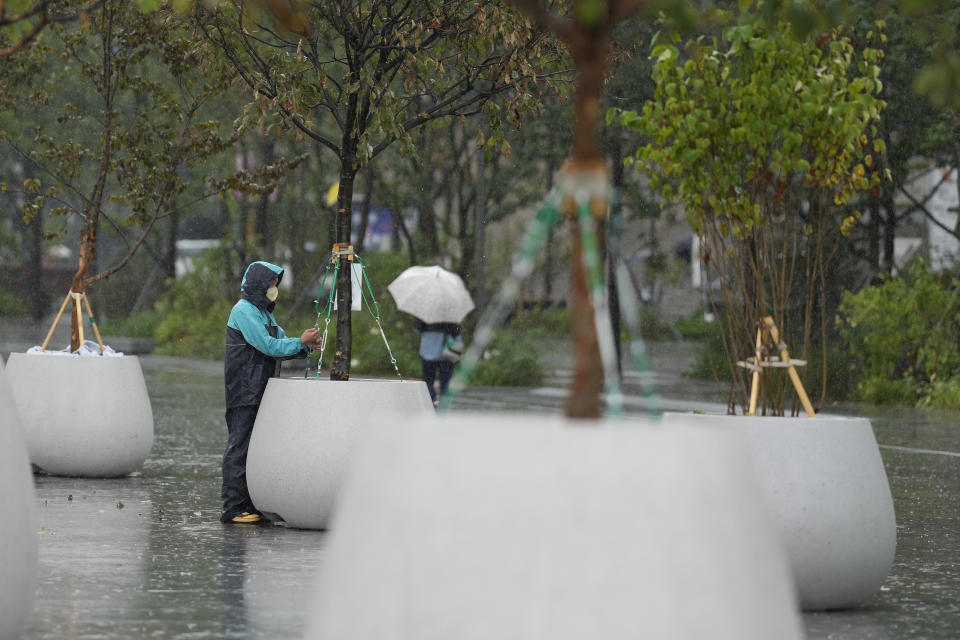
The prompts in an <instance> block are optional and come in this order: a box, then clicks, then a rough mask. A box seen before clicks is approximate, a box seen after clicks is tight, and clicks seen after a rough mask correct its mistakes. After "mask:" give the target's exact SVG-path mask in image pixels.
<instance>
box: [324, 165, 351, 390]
mask: <svg viewBox="0 0 960 640" xmlns="http://www.w3.org/2000/svg"><path fill="white" fill-rule="evenodd" d="M356 167H357V161H356V154H355V153H354V152H353V151H352V150H351V151H344V153H343V156H342V164H341V167H340V190H339V193H338V194H337V217H336V222H335V225H336V236H335V238H336V243H337V244H340V245H343V246H344V247H346V246H347V245H349V244H350V236H351V233H352V231H353V229H352V226H353V219H352V218H353V184H354V179H355V178H356V171H357V168H356ZM352 265H353V262H351V261H348V260H346V259H341V261H340V272H339V273H338V274H337V348H336V351H335V352H334V354H333V366H332V367H331V368H330V379H331V380H349V379H350V355H351V340H352V336H353V333H352V332H353V326H352V324H351V323H352V318H351V316H350V307H351V305H352V304H353V289H352V286H351V270H352Z"/></svg>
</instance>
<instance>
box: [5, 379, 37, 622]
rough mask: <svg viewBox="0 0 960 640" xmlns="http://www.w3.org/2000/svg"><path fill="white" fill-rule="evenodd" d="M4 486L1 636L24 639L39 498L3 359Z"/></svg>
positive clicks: (34, 577)
mask: <svg viewBox="0 0 960 640" xmlns="http://www.w3.org/2000/svg"><path fill="white" fill-rule="evenodd" d="M0 487H3V496H4V499H5V500H6V501H7V505H6V507H7V511H8V513H9V517H7V518H2V519H0V540H2V541H3V543H2V544H0V567H2V569H0V638H19V637H20V634H21V633H22V632H23V629H24V627H25V626H26V624H27V621H28V620H29V618H30V612H31V611H32V609H33V600H34V595H35V591H36V588H37V531H38V529H39V524H38V520H37V503H36V499H35V497H34V492H33V475H32V474H31V472H30V460H29V457H28V455H27V445H26V443H25V442H24V440H23V434H22V433H21V430H20V420H19V418H18V417H17V411H16V407H15V406H14V404H13V395H12V393H11V392H10V387H9V385H8V384H7V376H6V374H5V373H4V368H3V364H2V362H0Z"/></svg>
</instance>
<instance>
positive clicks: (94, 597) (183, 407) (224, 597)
mask: <svg viewBox="0 0 960 640" xmlns="http://www.w3.org/2000/svg"><path fill="white" fill-rule="evenodd" d="M0 342H2V339H0ZM8 344H9V343H8ZM555 351H556V352H558V350H555ZM7 353H8V352H7V351H3V352H0V354H2V355H3V356H4V357H6V355H7ZM690 357H691V350H690V348H689V346H688V345H656V346H655V348H654V369H655V371H656V372H657V373H656V376H657V384H658V388H659V389H661V392H662V393H663V395H664V398H663V400H662V405H663V407H665V408H676V409H680V408H686V409H691V408H695V407H697V406H700V405H701V404H702V405H703V407H704V408H713V409H716V408H718V407H720V408H722V406H723V404H722V402H723V396H724V393H723V390H722V389H720V388H718V387H717V386H716V385H714V384H712V383H700V382H695V381H690V380H687V379H685V378H684V377H683V376H682V375H681V372H682V370H683V368H684V367H685V366H687V365H688V364H689V358H690ZM560 359H561V360H562V358H560ZM665 362H669V363H670V365H669V366H668V365H666V364H664V363H665ZM142 363H143V368H144V372H145V376H146V378H147V383H148V388H149V389H150V393H151V401H152V403H153V410H154V416H155V422H156V441H155V444H154V449H153V453H152V455H151V457H150V458H149V459H148V461H147V463H146V464H145V465H144V468H143V471H142V473H140V474H138V475H136V476H134V477H130V478H122V479H114V480H89V479H77V478H59V477H48V476H38V477H37V478H36V481H37V500H38V503H39V505H40V517H41V532H40V585H39V589H38V598H37V602H36V606H35V609H34V612H33V617H32V620H31V623H30V625H29V628H28V630H27V633H26V635H25V636H24V637H25V638H26V639H28V640H40V639H50V640H54V639H55V640H61V639H64V638H99V639H106V640H111V639H118V640H119V639H124V640H128V639H138V638H161V639H183V640H188V639H190V640H192V639H201V638H238V639H240V638H244V639H245V638H297V637H300V635H301V634H302V629H303V624H304V620H305V616H306V615H307V614H306V611H307V608H308V607H307V601H308V600H307V598H308V594H309V591H310V585H311V584H312V576H313V575H314V574H315V572H316V569H317V567H318V566H319V565H320V563H322V561H323V548H324V539H325V538H324V536H325V534H323V533H321V532H313V531H295V530H290V529H285V528H282V527H253V528H238V527H224V526H222V525H221V524H220V523H219V522H218V521H217V519H216V517H217V510H218V503H219V499H218V491H219V459H220V455H221V453H222V447H223V438H224V427H223V424H222V420H223V418H222V415H223V409H222V402H223V400H222V397H223V396H222V394H223V390H222V389H223V387H222V367H221V364H220V363H219V362H199V361H187V360H179V359H174V358H162V357H156V356H146V357H143V358H142ZM567 364H568V363H565V362H563V361H560V362H554V363H553V364H552V365H551V366H552V369H553V372H552V373H551V375H550V376H549V378H548V380H547V383H546V384H545V385H544V386H542V387H539V388H517V389H503V388H500V389H468V390H467V391H466V392H465V393H464V395H463V397H462V398H461V399H460V401H459V402H458V404H457V407H456V410H458V411H461V410H462V411H472V410H479V409H482V410H486V411H538V412H559V411H560V410H561V406H562V402H563V397H564V392H563V388H564V385H565V384H566V382H567V381H568V378H569V368H568V366H567ZM634 382H635V379H632V378H631V379H628V381H627V384H626V385H625V386H626V387H627V388H628V390H631V389H633V388H634V387H633V384H634ZM627 406H628V411H635V412H642V411H645V410H646V406H647V401H646V400H645V399H644V398H643V397H642V396H641V395H639V394H638V393H633V392H632V391H631V394H630V395H629V397H628V403H627ZM837 410H838V411H841V412H843V411H851V412H852V411H854V410H856V411H859V412H861V413H863V414H865V415H866V416H867V417H870V418H871V419H872V420H873V423H874V426H875V430H876V432H877V436H878V440H879V442H880V444H881V453H882V455H883V458H884V461H885V464H886V467H887V473H888V475H889V478H890V484H891V489H892V492H893V495H894V500H895V505H896V510H897V515H898V525H899V526H898V529H899V541H898V549H897V558H896V562H895V565H894V567H893V571H892V573H891V576H890V577H889V579H888V580H887V582H886V583H885V584H884V587H883V589H882V590H881V592H880V593H878V594H877V596H876V597H875V598H874V600H873V601H872V602H871V603H870V604H869V605H868V606H866V607H864V608H861V609H857V610H853V611H846V612H832V613H824V614H807V615H805V616H804V622H805V624H806V627H807V634H808V638H809V639H810V640H826V639H828V638H829V639H831V640H867V639H870V640H912V639H918V640H919V639H940V638H943V639H946V638H951V639H952V638H958V637H960V564H958V559H960V527H958V520H957V516H958V515H960V415H958V414H957V413H956V412H952V413H951V412H930V411H918V410H914V409H883V408H869V407H866V408H865V407H859V408H850V407H847V408H845V407H838V408H837ZM121 504H122V506H121ZM771 640H775V639H771Z"/></svg>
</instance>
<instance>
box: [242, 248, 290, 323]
mask: <svg viewBox="0 0 960 640" xmlns="http://www.w3.org/2000/svg"><path fill="white" fill-rule="evenodd" d="M274 278H276V279H277V284H278V285H279V284H280V281H281V280H283V269H282V268H280V267H278V266H277V265H275V264H270V263H269V262H262V261H259V260H258V261H257V262H251V263H250V266H248V267H247V270H246V272H245V273H244V274H243V281H242V282H241V283H240V293H241V296H242V297H243V299H244V300H247V301H248V302H250V303H251V304H253V305H254V306H255V307H257V308H258V309H263V310H264V311H267V312H268V313H273V308H274V307H275V306H276V303H275V302H270V301H269V300H267V289H268V288H269V287H270V285H271V284H272V283H273V279H274Z"/></svg>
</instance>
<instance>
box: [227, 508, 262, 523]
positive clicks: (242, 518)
mask: <svg viewBox="0 0 960 640" xmlns="http://www.w3.org/2000/svg"><path fill="white" fill-rule="evenodd" d="M230 522H236V523H237V524H253V523H255V522H260V514H259V513H249V512H247V511H244V512H243V513H241V514H240V515H238V516H234V517H233V518H231V519H230Z"/></svg>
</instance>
